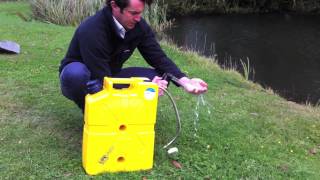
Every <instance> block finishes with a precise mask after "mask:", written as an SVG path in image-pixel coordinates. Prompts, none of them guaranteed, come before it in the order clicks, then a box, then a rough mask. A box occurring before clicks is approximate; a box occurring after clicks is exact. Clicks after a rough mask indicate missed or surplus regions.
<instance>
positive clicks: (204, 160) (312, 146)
mask: <svg viewBox="0 0 320 180" xmlns="http://www.w3.org/2000/svg"><path fill="white" fill-rule="evenodd" d="M16 12H22V14H25V15H28V14H29V13H30V10H29V7H28V5H27V4H26V3H21V2H20V3H14V2H11V3H5V2H1V3H0V40H12V41H16V42H18V43H19V44H20V45H21V48H22V52H21V54H19V55H4V54H1V55H0V147H1V148H0V172H1V173H0V179H51V178H58V179H90V178H92V177H91V176H88V175H86V174H85V172H84V170H83V169H82V165H81V142H82V127H83V117H82V113H81V111H80V110H79V109H78V108H77V107H76V106H75V105H74V104H73V103H72V102H70V101H69V100H67V99H66V98H64V97H63V96H62V95H61V94H60V89H59V81H58V67H59V64H60V60H61V59H62V58H63V56H64V54H65V52H66V48H67V47H68V44H69V41H70V39H71V37H72V34H73V32H74V30H75V28H74V27H62V26H57V25H53V24H46V23H40V22H36V21H29V22H26V21H23V20H22V19H21V18H20V17H19V16H17V15H16V14H17V13H16ZM163 47H164V49H165V51H166V52H167V54H168V56H169V57H171V58H172V59H173V60H174V61H175V62H176V63H177V64H178V66H179V67H181V69H182V70H183V71H185V72H187V73H188V75H189V76H191V77H193V76H197V77H201V78H203V79H204V80H206V81H207V82H208V84H209V91H208V93H207V94H206V95H205V99H206V101H207V102H208V103H209V104H211V106H208V108H209V109H210V111H211V114H209V113H208V112H207V107H204V106H202V107H201V109H199V122H198V123H199V124H198V131H197V137H195V136H194V135H193V134H194V133H195V129H194V128H195V126H194V120H195V114H194V110H195V107H196V102H197V97H196V96H192V95H189V94H187V93H185V92H183V90H182V89H179V88H176V87H174V86H171V87H170V88H169V91H170V92H171V93H172V94H173V96H174V97H175V99H176V101H177V105H178V108H179V109H180V113H181V119H182V133H181V136H180V137H179V139H178V141H177V143H176V144H175V145H176V146H177V147H178V148H179V151H180V152H179V155H178V161H179V162H180V163H181V165H182V168H181V169H177V168H175V167H174V166H173V165H172V164H171V160H170V159H169V158H168V157H167V156H166V153H165V152H164V151H163V150H162V148H161V147H162V146H163V145H164V144H165V143H166V142H167V141H168V140H169V138H171V137H172V136H173V135H174V133H175V117H174V116H173V114H174V111H173V108H172V105H171V104H170V101H169V99H168V98H167V97H161V98H160V100H159V107H158V115H157V124H156V140H155V155H154V167H153V169H152V170H149V171H142V172H132V173H113V174H102V175H98V176H95V178H97V179H109V178H110V179H111V178H113V179H142V178H143V177H146V178H147V179H178V178H184V179H241V178H243V179H247V178H248V179H318V178H319V177H320V171H319V169H320V108H319V107H310V106H303V105H297V104H295V103H292V102H287V101H285V100H284V99H282V98H280V97H279V96H277V95H274V94H273V93H271V92H270V91H266V90H264V89H262V88H261V87H260V86H258V85H256V84H253V83H251V82H248V81H246V80H244V78H243V77H242V76H241V75H240V74H238V73H236V72H234V71H225V70H222V69H220V68H219V67H218V66H217V65H216V64H214V63H211V62H210V60H208V59H205V58H202V57H199V56H197V55H196V54H193V53H186V52H181V51H179V50H178V49H177V48H176V47H174V46H171V45H168V44H165V43H163ZM133 65H134V66H137V65H141V66H145V65H146V64H145V62H144V60H143V59H142V58H141V56H140V55H139V54H138V53H135V54H134V55H133V57H132V58H131V60H129V62H128V64H126V66H133Z"/></svg>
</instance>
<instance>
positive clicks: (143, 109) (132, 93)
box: [82, 77, 158, 175]
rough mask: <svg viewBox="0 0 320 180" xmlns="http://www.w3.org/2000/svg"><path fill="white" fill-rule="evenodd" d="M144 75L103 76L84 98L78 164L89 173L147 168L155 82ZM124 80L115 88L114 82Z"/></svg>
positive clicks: (150, 162)
mask: <svg viewBox="0 0 320 180" xmlns="http://www.w3.org/2000/svg"><path fill="white" fill-rule="evenodd" d="M144 80H146V78H107V77H106V78H104V85H103V90H102V91H100V92H98V93H96V94H92V95H91V94H88V95H87V96H86V99H85V112H84V122H85V124H84V128H83V143H82V164H83V167H84V169H85V171H86V172H87V174H89V175H96V174H99V173H102V172H119V171H137V170H146V169H151V168H152V166H153V152H154V136H155V133H154V125H155V122H156V113H157V103H158V86H157V84H155V83H152V82H144ZM117 84H128V85H129V87H128V88H123V89H116V88H114V85H117Z"/></svg>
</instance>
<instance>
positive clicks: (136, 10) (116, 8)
mask: <svg viewBox="0 0 320 180" xmlns="http://www.w3.org/2000/svg"><path fill="white" fill-rule="evenodd" d="M151 3H152V0H107V1H106V4H107V6H108V7H109V8H110V9H111V10H112V15H113V16H114V17H115V18H116V19H117V20H118V21H119V22H120V24H121V25H122V26H123V27H124V28H125V29H126V30H130V29H132V28H134V26H135V25H136V23H137V22H139V21H140V20H141V15H142V12H143V10H144V6H145V4H148V5H151Z"/></svg>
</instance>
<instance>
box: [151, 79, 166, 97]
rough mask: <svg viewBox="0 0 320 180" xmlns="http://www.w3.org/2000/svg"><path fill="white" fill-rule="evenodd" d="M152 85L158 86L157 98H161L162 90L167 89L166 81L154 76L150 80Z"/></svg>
mask: <svg viewBox="0 0 320 180" xmlns="http://www.w3.org/2000/svg"><path fill="white" fill-rule="evenodd" d="M152 82H153V83H156V84H157V85H158V86H159V96H163V95H164V92H163V90H162V89H167V87H168V81H166V80H164V79H162V78H161V77H159V76H155V77H154V78H153V80H152Z"/></svg>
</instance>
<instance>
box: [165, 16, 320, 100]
mask: <svg viewBox="0 0 320 180" xmlns="http://www.w3.org/2000/svg"><path fill="white" fill-rule="evenodd" d="M175 24H176V25H175V27H174V28H172V29H171V30H169V31H168V32H167V34H168V35H169V37H170V38H171V39H173V41H174V42H175V43H177V44H178V45H179V46H185V47H189V48H192V49H195V50H197V51H200V52H202V53H203V54H204V55H207V56H209V55H214V54H217V55H218V56H217V57H218V61H219V64H221V65H230V64H233V66H235V65H238V67H239V64H240V63H239V62H240V59H242V60H244V61H247V58H248V59H249V60H250V64H251V66H252V67H253V69H254V71H255V74H254V76H252V75H251V77H250V78H251V79H252V80H254V81H255V82H258V83H260V84H261V85H263V86H264V87H271V88H272V89H273V90H275V91H276V92H277V93H279V94H280V95H282V96H283V97H285V98H287V99H288V100H292V101H296V102H301V103H305V102H306V101H308V102H312V103H313V104H316V103H317V102H318V101H319V99H320V16H319V15H290V14H267V15H215V16H201V17H182V18H177V19H176V20H175Z"/></svg>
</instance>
